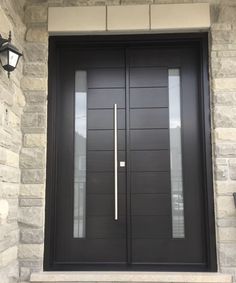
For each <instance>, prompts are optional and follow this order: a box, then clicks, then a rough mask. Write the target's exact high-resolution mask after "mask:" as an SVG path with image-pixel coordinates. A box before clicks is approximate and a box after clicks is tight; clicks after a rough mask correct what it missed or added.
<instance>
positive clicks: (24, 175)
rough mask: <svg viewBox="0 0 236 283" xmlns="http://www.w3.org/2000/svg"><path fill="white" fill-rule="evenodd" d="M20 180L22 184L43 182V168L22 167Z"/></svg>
mask: <svg viewBox="0 0 236 283" xmlns="http://www.w3.org/2000/svg"><path fill="white" fill-rule="evenodd" d="M21 181H22V183H23V184H44V182H45V170H43V169H22V170H21Z"/></svg>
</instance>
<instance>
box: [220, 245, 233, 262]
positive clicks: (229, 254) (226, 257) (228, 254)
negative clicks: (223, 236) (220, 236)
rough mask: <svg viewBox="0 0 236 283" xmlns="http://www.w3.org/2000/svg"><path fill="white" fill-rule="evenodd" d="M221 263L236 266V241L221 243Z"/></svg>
mask: <svg viewBox="0 0 236 283" xmlns="http://www.w3.org/2000/svg"><path fill="white" fill-rule="evenodd" d="M219 261H220V265H221V266H224V267H227V266H229V267H230V266H236V243H224V244H220V245H219Z"/></svg>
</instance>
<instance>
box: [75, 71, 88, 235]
mask: <svg viewBox="0 0 236 283" xmlns="http://www.w3.org/2000/svg"><path fill="white" fill-rule="evenodd" d="M74 125H75V126H74V127H75V132H74V133H75V136H74V231H73V235H74V238H85V236H86V231H85V229H86V144H87V142H86V140H87V72H86V71H76V73H75V124H74Z"/></svg>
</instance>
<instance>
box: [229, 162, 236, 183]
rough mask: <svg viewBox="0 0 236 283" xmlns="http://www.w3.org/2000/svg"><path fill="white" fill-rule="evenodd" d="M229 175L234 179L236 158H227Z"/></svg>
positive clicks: (235, 177)
mask: <svg viewBox="0 0 236 283" xmlns="http://www.w3.org/2000/svg"><path fill="white" fill-rule="evenodd" d="M229 176H230V179H231V180H236V159H230V160H229Z"/></svg>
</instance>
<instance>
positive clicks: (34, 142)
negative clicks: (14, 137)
mask: <svg viewBox="0 0 236 283" xmlns="http://www.w3.org/2000/svg"><path fill="white" fill-rule="evenodd" d="M23 143H24V146H25V147H43V148H45V147H46V135H45V134H25V135H24V139H23Z"/></svg>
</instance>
